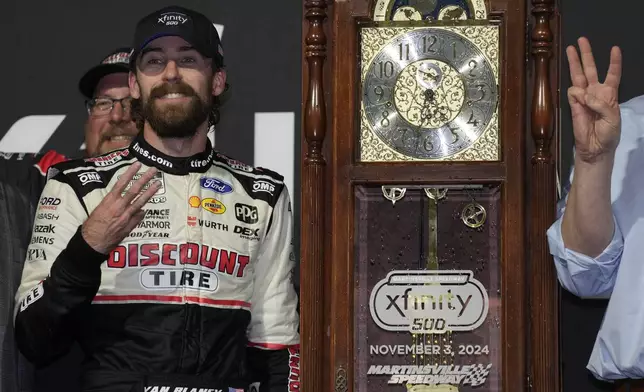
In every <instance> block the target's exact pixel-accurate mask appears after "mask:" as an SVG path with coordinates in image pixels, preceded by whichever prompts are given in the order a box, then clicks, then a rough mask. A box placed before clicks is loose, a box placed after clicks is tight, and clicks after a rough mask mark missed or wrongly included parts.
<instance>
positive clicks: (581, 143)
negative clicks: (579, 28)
mask: <svg viewBox="0 0 644 392" xmlns="http://www.w3.org/2000/svg"><path fill="white" fill-rule="evenodd" d="M577 42H578V43H579V49H580V51H581V61H579V55H578V54H577V49H576V48H575V47H574V46H569V47H568V48H567V49H566V54H567V55H568V63H569V64H570V77H571V79H572V87H570V88H569V89H568V101H569V102H570V108H571V110H572V126H573V130H574V134H575V151H576V153H577V155H578V157H579V158H580V159H581V160H583V161H584V162H589V163H592V162H595V161H596V160H597V159H598V158H600V157H602V156H607V155H610V154H612V153H614V152H615V149H616V148H617V144H618V143H619V137H620V132H621V129H620V127H621V116H620V112H619V103H618V97H617V93H618V89H619V82H620V79H621V77H622V54H621V51H620V49H619V48H618V47H616V46H615V47H613V48H612V50H611V52H610V66H609V68H608V73H607V75H606V80H604V83H600V82H599V80H598V77H597V67H596V65H595V59H594V58H593V52H592V50H591V47H590V42H588V39H586V38H583V37H582V38H579V40H578V41H577ZM582 63H583V65H582Z"/></svg>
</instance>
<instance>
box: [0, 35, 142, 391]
mask: <svg viewBox="0 0 644 392" xmlns="http://www.w3.org/2000/svg"><path fill="white" fill-rule="evenodd" d="M129 59H130V49H128V48H123V49H118V50H115V51H113V52H112V53H110V54H109V55H108V56H107V57H105V58H104V59H103V61H101V63H100V64H98V65H97V66H95V67H93V68H91V69H90V70H88V71H87V72H86V73H85V74H84V75H83V77H82V78H81V79H80V82H79V85H78V88H79V90H80V92H81V94H82V95H83V96H84V97H85V99H86V108H87V112H88V116H87V121H86V123H85V130H84V133H85V146H86V151H85V153H86V155H87V156H90V157H91V156H96V155H99V154H104V153H107V152H109V151H111V150H115V149H118V148H122V147H125V146H127V145H129V144H130V142H131V140H132V138H133V137H134V136H135V135H136V133H137V130H136V126H135V124H134V122H133V121H132V117H131V116H130V97H129V88H128V84H127V75H128V71H129V68H128V66H129ZM66 159H67V158H66V157H65V156H63V155H61V154H59V153H57V152H56V151H53V150H51V151H48V152H47V153H45V154H22V153H20V154H19V153H0V227H2V228H3V230H0V257H1V258H2V259H1V260H2V262H1V263H0V351H1V355H0V392H18V391H21V392H22V391H29V390H32V388H33V387H34V377H35V376H34V372H33V370H32V368H31V365H30V364H29V363H28V361H27V360H25V359H24V357H22V355H20V354H19V353H18V351H17V350H16V348H15V344H14V332H13V322H12V317H13V303H14V301H13V297H14V295H15V292H16V290H17V289H18V284H19V282H20V274H21V272H22V263H23V261H24V260H25V259H28V258H29V257H28V255H27V254H26V250H27V247H28V245H29V240H30V237H31V229H32V225H33V219H34V216H35V210H36V204H37V203H38V199H39V197H40V194H41V192H42V189H43V187H44V185H45V181H46V173H47V169H48V168H49V166H51V165H53V164H55V163H58V162H61V161H64V160H66ZM63 368H66V367H65V366H63ZM56 370H58V369H56ZM50 373H51V374H48V373H47V372H45V373H43V377H40V378H42V379H45V380H46V381H47V382H43V384H49V382H50V381H51V380H49V379H50V378H51V376H54V375H56V373H57V371H53V372H50ZM63 376H67V374H64V375H63ZM67 381H69V380H67ZM37 384H39V383H37ZM37 384H36V386H37ZM43 387H51V385H43Z"/></svg>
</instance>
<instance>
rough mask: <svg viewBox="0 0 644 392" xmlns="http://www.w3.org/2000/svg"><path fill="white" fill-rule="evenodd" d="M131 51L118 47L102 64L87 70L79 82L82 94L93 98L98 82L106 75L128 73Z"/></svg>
mask: <svg viewBox="0 0 644 392" xmlns="http://www.w3.org/2000/svg"><path fill="white" fill-rule="evenodd" d="M130 53H132V49H130V48H119V49H116V50H115V51H113V52H112V53H110V54H109V55H108V56H107V57H105V58H104V59H103V61H101V63H100V64H98V65H97V66H95V67H93V68H91V69H90V70H89V71H87V72H86V73H85V75H83V77H82V78H81V79H80V81H79V82H78V89H79V90H80V92H81V94H83V95H84V96H85V97H86V98H87V99H91V98H93V97H94V90H96V86H97V85H98V82H100V80H101V79H102V78H103V77H104V76H107V75H109V74H113V73H117V72H125V73H128V72H129V70H130V69H129V64H130Z"/></svg>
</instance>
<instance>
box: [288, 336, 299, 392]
mask: <svg viewBox="0 0 644 392" xmlns="http://www.w3.org/2000/svg"><path fill="white" fill-rule="evenodd" d="M288 390H289V392H292V391H299V390H300V348H299V347H297V346H296V347H289V348H288Z"/></svg>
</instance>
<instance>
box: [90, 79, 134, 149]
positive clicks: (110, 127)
mask: <svg viewBox="0 0 644 392" xmlns="http://www.w3.org/2000/svg"><path fill="white" fill-rule="evenodd" d="M127 82H128V81H127V73H125V72H122V73H113V74H109V75H106V76H104V77H103V78H102V79H101V80H100V82H99V83H98V86H96V90H95V92H94V101H93V102H95V103H96V104H95V105H94V107H93V109H90V111H89V115H88V118H87V122H86V123H85V147H86V149H87V155H88V156H91V157H93V156H97V155H102V154H105V153H107V152H110V151H112V150H116V149H119V148H124V147H127V146H129V145H130V142H131V141H132V139H133V138H134V137H135V136H136V134H137V133H138V130H137V129H136V124H135V123H134V121H132V117H131V115H130V114H131V113H130V105H129V101H128V100H125V101H121V102H114V105H113V107H112V109H111V110H109V106H110V101H109V100H110V99H115V100H119V99H123V98H127V97H129V96H130V89H129V88H128V85H127Z"/></svg>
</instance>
